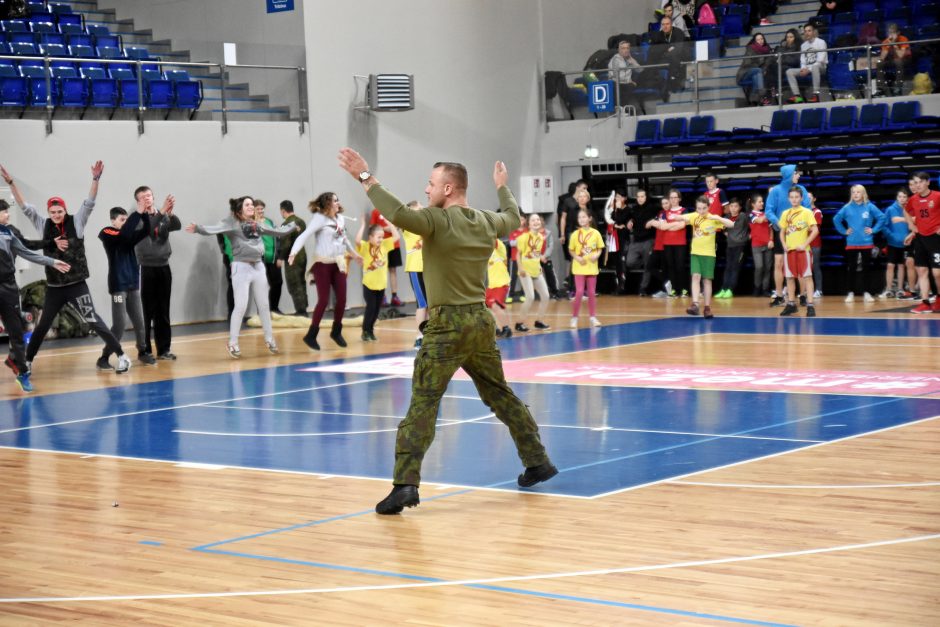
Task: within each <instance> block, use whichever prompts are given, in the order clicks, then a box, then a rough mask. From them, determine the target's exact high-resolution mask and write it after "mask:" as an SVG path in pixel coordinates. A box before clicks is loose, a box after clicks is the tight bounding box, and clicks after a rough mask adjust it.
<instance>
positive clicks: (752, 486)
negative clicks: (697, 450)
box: [669, 480, 940, 490]
mask: <svg viewBox="0 0 940 627" xmlns="http://www.w3.org/2000/svg"><path fill="white" fill-rule="evenodd" d="M669 483H676V484H679V485H695V486H703V487H712V488H741V489H746V490H885V489H891V488H929V487H937V486H940V481H924V482H921V483H871V484H856V485H853V484H847V483H845V484H836V485H810V484H794V485H773V484H761V483H708V482H705V481H678V480H671V481H669Z"/></svg>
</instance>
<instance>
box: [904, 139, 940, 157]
mask: <svg viewBox="0 0 940 627" xmlns="http://www.w3.org/2000/svg"><path fill="white" fill-rule="evenodd" d="M911 155H912V156H916V157H935V156H937V155H940V142H928V141H923V142H914V143H912V144H911Z"/></svg>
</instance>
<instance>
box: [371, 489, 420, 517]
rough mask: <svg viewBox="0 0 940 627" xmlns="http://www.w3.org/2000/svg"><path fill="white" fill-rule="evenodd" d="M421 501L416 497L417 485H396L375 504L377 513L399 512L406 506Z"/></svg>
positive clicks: (412, 505)
mask: <svg viewBox="0 0 940 627" xmlns="http://www.w3.org/2000/svg"><path fill="white" fill-rule="evenodd" d="M420 502H421V499H420V498H418V486H416V485H396V486H395V487H393V488H392V491H391V492H389V494H388V496H386V497H385V498H384V499H382V500H381V501H379V502H378V503H377V504H376V506H375V512H376V513H377V514H400V513H401V510H403V509H404V508H406V507H414V506H415V505H417V504H418V503H420Z"/></svg>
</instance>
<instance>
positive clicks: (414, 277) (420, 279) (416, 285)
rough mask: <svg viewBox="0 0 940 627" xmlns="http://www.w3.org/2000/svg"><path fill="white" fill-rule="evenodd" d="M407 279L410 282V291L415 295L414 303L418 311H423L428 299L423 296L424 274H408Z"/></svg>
mask: <svg viewBox="0 0 940 627" xmlns="http://www.w3.org/2000/svg"><path fill="white" fill-rule="evenodd" d="M408 278H409V279H410V280H411V291H412V292H414V293H415V302H416V303H417V304H418V309H424V308H425V307H427V306H428V299H427V298H426V297H425V295H424V294H425V289H424V273H423V272H409V273H408Z"/></svg>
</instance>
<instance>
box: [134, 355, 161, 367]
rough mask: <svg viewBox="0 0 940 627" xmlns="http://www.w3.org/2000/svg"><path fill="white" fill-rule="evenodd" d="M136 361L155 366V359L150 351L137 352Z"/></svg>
mask: <svg viewBox="0 0 940 627" xmlns="http://www.w3.org/2000/svg"><path fill="white" fill-rule="evenodd" d="M137 361H139V362H140V363H142V364H144V365H145V366H156V365H157V359H156V358H155V357H154V356H153V355H151V354H150V353H137Z"/></svg>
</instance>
